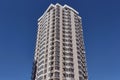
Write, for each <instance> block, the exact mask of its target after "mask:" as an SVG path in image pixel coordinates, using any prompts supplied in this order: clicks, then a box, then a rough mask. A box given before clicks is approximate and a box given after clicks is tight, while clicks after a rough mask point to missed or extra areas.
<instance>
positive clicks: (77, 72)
mask: <svg viewBox="0 0 120 80" xmlns="http://www.w3.org/2000/svg"><path fill="white" fill-rule="evenodd" d="M32 80H88V74H87V69H86V57H85V48H84V40H83V30H82V21H81V17H80V16H79V13H78V12H77V11H76V10H74V9H73V8H71V7H69V6H67V5H64V6H61V5H60V4H55V5H53V4H51V5H50V6H49V7H48V9H47V10H46V11H45V13H44V14H43V15H42V16H41V17H40V18H39V19H38V32H37V40H36V49H35V55H34V64H33V71H32Z"/></svg>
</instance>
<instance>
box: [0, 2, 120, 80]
mask: <svg viewBox="0 0 120 80" xmlns="http://www.w3.org/2000/svg"><path fill="white" fill-rule="evenodd" d="M57 2H58V3H60V4H62V5H63V4H68V5H69V6H71V7H73V8H74V9H76V10H77V11H78V12H79V13H80V16H81V17H82V20H83V29H84V39H85V46H86V56H87V63H88V73H89V80H120V1H119V0H0V80H30V77H31V71H32V61H33V54H34V49H35V40H36V32H37V19H38V18H39V17H40V16H41V15H42V14H43V12H44V11H45V10H46V9H47V7H48V6H49V5H50V3H57Z"/></svg>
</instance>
